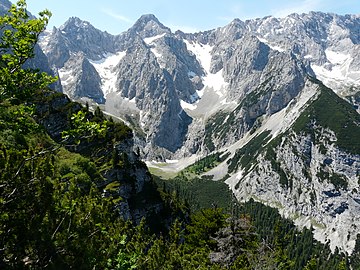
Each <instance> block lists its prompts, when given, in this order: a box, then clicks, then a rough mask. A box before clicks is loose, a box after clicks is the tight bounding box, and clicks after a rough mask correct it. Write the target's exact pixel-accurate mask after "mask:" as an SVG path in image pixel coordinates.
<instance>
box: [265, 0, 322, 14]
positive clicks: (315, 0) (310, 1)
mask: <svg viewBox="0 0 360 270" xmlns="http://www.w3.org/2000/svg"><path fill="white" fill-rule="evenodd" d="M324 2H325V1H324V0H303V1H296V3H294V2H293V3H292V4H290V5H287V6H285V7H284V8H277V9H274V10H272V13H273V14H274V15H275V16H276V17H285V16H287V15H289V14H291V13H306V12H309V11H314V10H319V9H321V7H322V6H323V4H324Z"/></svg>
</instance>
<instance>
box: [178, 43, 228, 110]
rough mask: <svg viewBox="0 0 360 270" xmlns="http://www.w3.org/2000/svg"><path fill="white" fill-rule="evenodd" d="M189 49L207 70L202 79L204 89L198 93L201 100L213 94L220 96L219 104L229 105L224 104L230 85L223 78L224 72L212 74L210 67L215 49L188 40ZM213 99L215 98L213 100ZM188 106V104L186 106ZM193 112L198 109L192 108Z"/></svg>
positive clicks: (190, 74)
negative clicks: (206, 94)
mask: <svg viewBox="0 0 360 270" xmlns="http://www.w3.org/2000/svg"><path fill="white" fill-rule="evenodd" d="M184 42H185V44H186V46H187V49H188V50H189V51H191V52H192V53H193V54H194V55H195V56H196V59H197V60H198V61H199V63H200V64H201V66H202V67H203V69H204V70H205V74H206V75H205V76H204V77H202V80H203V84H204V87H203V89H202V90H201V91H197V95H198V97H199V98H203V95H204V94H205V93H208V94H210V95H212V93H213V92H215V94H216V95H217V96H218V98H217V99H218V100H217V103H218V104H220V105H221V104H222V105H224V104H227V103H226V102H225V103H224V99H225V96H226V91H227V85H228V83H227V82H225V79H224V76H223V70H222V69H221V70H219V71H218V72H217V73H211V72H210V67H211V58H212V56H211V51H212V49H213V47H212V46H210V45H208V44H200V43H195V42H194V43H190V42H189V41H187V40H184ZM193 75H196V74H195V73H193V72H189V76H193ZM212 99H213V98H212ZM184 105H185V106H186V104H184ZM191 108H192V110H195V109H196V108H194V107H191Z"/></svg>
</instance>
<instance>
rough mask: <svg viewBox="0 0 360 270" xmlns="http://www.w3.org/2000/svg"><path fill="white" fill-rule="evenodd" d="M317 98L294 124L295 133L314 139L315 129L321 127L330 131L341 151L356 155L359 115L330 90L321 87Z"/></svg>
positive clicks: (359, 132)
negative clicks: (310, 136) (303, 133)
mask: <svg viewBox="0 0 360 270" xmlns="http://www.w3.org/2000/svg"><path fill="white" fill-rule="evenodd" d="M319 90H320V91H321V93H320V95H319V97H318V98H317V99H316V100H315V101H314V102H313V103H312V104H311V105H310V106H309V107H308V108H307V109H306V110H305V111H304V112H303V114H302V116H301V117H299V118H298V119H297V120H296V122H295V124H294V130H295V131H296V132H297V133H301V132H306V133H308V134H312V136H313V137H314V138H315V134H314V133H315V132H316V127H315V126H314V124H315V125H321V126H322V127H324V128H329V129H330V130H332V131H333V132H334V133H335V135H336V138H337V140H336V141H335V142H334V143H335V144H336V145H337V146H339V147H340V148H341V149H343V150H345V151H347V152H349V153H352V154H358V153H359V152H360V140H359V139H358V136H359V134H360V115H359V114H358V113H357V112H356V111H355V110H354V108H353V107H352V106H351V105H350V104H349V103H348V102H346V101H345V100H343V99H341V98H340V97H338V96H337V95H336V94H335V93H334V92H333V91H332V90H331V89H328V88H326V87H325V86H323V85H321V86H320V89H319Z"/></svg>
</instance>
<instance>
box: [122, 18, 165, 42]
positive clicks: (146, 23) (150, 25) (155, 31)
mask: <svg viewBox="0 0 360 270" xmlns="http://www.w3.org/2000/svg"><path fill="white" fill-rule="evenodd" d="M129 31H130V32H133V33H136V34H139V35H140V36H141V37H142V38H147V37H152V36H156V35H161V34H164V33H171V30H170V28H168V27H166V26H164V25H163V24H162V23H161V22H160V21H159V20H158V19H157V18H156V17H155V15H153V14H145V15H142V16H141V17H140V18H139V19H138V20H137V21H136V22H135V24H134V25H133V26H132V27H131V28H130V29H129Z"/></svg>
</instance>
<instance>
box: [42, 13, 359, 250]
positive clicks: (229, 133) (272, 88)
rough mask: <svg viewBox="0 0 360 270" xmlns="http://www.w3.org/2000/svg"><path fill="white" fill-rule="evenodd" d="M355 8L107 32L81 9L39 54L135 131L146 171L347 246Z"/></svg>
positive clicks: (355, 175)
mask: <svg viewBox="0 0 360 270" xmlns="http://www.w3.org/2000/svg"><path fill="white" fill-rule="evenodd" d="M359 29H360V16H359V15H345V16H340V15H336V14H327V13H321V12H310V13H308V14H291V15H289V16H287V17H285V18H275V17H272V16H269V17H265V18H259V19H254V20H247V21H241V20H239V19H235V20H233V21H232V22H231V23H229V24H228V25H226V26H224V27H219V28H217V29H213V30H209V31H205V32H199V33H183V32H181V31H177V32H175V33H173V32H172V31H171V30H170V29H169V28H168V27H166V26H164V25H163V24H162V23H161V22H159V20H158V19H157V18H156V17H155V16H154V15H151V14H149V15H143V16H141V17H140V18H139V19H138V21H137V22H136V23H135V24H134V25H133V26H132V27H131V28H130V29H128V30H127V31H126V32H123V33H121V34H119V35H110V34H108V33H107V32H102V31H100V30H98V29H96V28H95V27H93V26H92V25H91V24H90V23H89V22H86V21H82V20H80V19H79V18H75V17H74V18H70V19H69V20H68V21H67V22H65V23H64V24H63V25H62V26H60V27H59V28H53V29H52V30H51V31H46V32H44V34H43V35H42V36H41V38H40V40H39V48H41V52H39V55H41V57H40V58H39V56H38V57H37V58H36V59H40V60H39V61H40V62H41V64H42V67H43V68H42V69H47V70H51V72H52V73H53V74H55V75H58V77H59V82H60V84H59V85H57V86H56V89H57V90H58V91H62V92H63V93H65V94H67V95H68V96H69V97H70V98H71V99H73V100H78V101H82V102H84V103H85V102H87V103H88V104H89V105H90V106H100V108H102V109H103V111H104V112H105V113H106V114H108V115H110V116H112V117H113V118H114V119H115V118H118V119H121V120H123V121H124V122H125V123H127V124H129V125H131V126H132V128H133V130H134V133H135V137H136V139H135V144H136V145H137V147H139V149H140V154H141V156H142V157H143V158H144V159H145V160H147V165H148V167H149V168H152V170H153V171H154V172H155V171H156V172H157V173H158V174H160V175H161V174H164V173H167V174H168V173H173V174H175V173H177V172H179V171H181V170H182V169H184V168H186V167H187V166H188V165H191V164H192V163H194V162H196V161H199V160H200V159H201V158H204V157H206V156H211V155H218V156H219V157H220V159H219V162H217V163H216V164H214V165H213V166H211V168H207V170H206V171H204V172H203V173H202V176H204V177H207V178H211V179H212V180H214V181H215V180H217V181H224V182H225V183H226V184H228V186H229V188H230V189H231V190H232V191H233V193H234V194H235V196H236V198H237V199H238V200H239V201H247V200H249V199H250V198H252V199H255V200H256V201H259V202H262V203H265V204H267V205H270V206H272V207H275V208H277V209H278V210H279V211H280V213H281V214H282V215H284V216H285V217H288V218H290V219H292V220H293V221H294V222H295V224H297V225H299V226H300V227H302V226H307V227H312V228H313V230H314V235H315V238H316V239H318V240H320V241H322V242H324V243H325V242H328V243H329V244H330V247H331V248H332V249H333V250H335V249H336V247H338V248H340V249H341V250H342V251H346V252H347V253H348V254H351V253H352V251H353V249H354V247H355V243H356V239H357V237H358V234H359V233H360V227H359V226H358V225H357V221H358V220H359V218H360V140H359V138H360V136H359V134H360V115H359V112H360V109H359V105H360V46H359V43H360V32H359Z"/></svg>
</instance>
